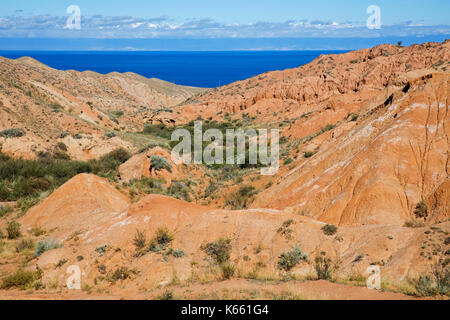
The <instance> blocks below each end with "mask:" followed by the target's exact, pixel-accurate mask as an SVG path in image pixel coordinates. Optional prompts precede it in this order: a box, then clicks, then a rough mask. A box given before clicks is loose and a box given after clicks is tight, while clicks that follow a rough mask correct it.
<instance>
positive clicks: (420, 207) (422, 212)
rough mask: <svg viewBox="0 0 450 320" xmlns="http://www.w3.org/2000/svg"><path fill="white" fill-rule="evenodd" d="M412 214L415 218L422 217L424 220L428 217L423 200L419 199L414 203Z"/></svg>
mask: <svg viewBox="0 0 450 320" xmlns="http://www.w3.org/2000/svg"><path fill="white" fill-rule="evenodd" d="M414 214H415V215H416V218H417V219H424V220H426V219H427V217H428V208H427V204H426V203H425V201H420V202H419V203H418V204H416V206H415V208H414Z"/></svg>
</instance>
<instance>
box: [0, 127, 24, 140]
mask: <svg viewBox="0 0 450 320" xmlns="http://www.w3.org/2000/svg"><path fill="white" fill-rule="evenodd" d="M24 135H25V131H23V130H22V129H16V128H11V129H6V130H3V131H0V136H2V137H3V138H6V139H8V138H19V137H23V136H24Z"/></svg>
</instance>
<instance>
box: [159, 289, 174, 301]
mask: <svg viewBox="0 0 450 320" xmlns="http://www.w3.org/2000/svg"><path fill="white" fill-rule="evenodd" d="M158 300H173V291H171V290H166V291H164V293H163V294H162V295H160V296H158Z"/></svg>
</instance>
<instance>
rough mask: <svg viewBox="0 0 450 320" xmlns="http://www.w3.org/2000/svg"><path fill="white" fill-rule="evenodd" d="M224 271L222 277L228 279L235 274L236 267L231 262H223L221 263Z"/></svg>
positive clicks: (221, 268)
mask: <svg viewBox="0 0 450 320" xmlns="http://www.w3.org/2000/svg"><path fill="white" fill-rule="evenodd" d="M220 270H221V271H222V279H223V280H228V279H231V278H232V277H233V276H234V272H235V267H234V266H233V265H232V264H231V263H223V264H221V265H220Z"/></svg>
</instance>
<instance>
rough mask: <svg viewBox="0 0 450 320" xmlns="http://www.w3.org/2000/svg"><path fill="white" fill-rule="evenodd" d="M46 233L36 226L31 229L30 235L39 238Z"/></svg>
mask: <svg viewBox="0 0 450 320" xmlns="http://www.w3.org/2000/svg"><path fill="white" fill-rule="evenodd" d="M46 233H47V232H46V231H45V230H44V229H42V228H41V227H39V226H37V227H33V228H32V229H31V234H32V235H33V236H35V237H40V236H43V235H44V234H46Z"/></svg>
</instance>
